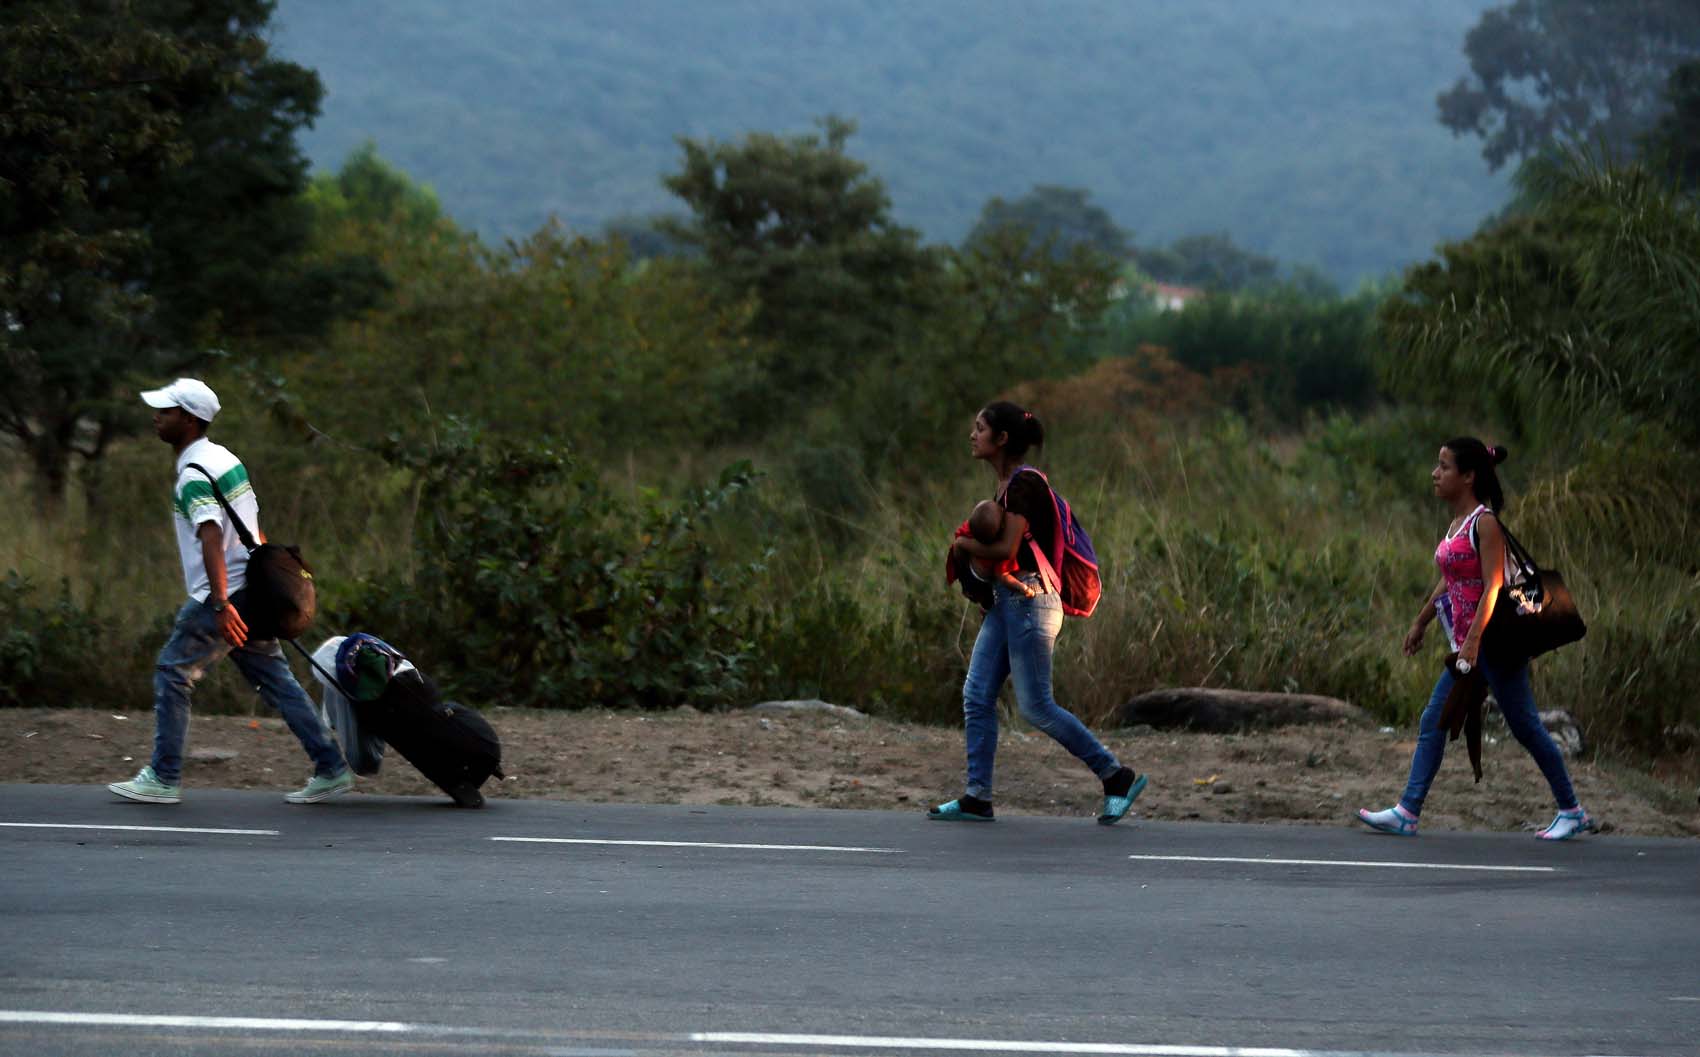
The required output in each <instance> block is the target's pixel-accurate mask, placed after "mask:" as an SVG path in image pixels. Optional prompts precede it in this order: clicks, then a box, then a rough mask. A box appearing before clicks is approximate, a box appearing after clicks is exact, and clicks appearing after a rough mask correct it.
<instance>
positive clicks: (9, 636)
mask: <svg viewBox="0 0 1700 1057" xmlns="http://www.w3.org/2000/svg"><path fill="white" fill-rule="evenodd" d="M39 595H40V592H38V591H37V589H36V587H35V585H34V584H32V583H31V582H30V581H29V579H28V578H26V577H24V576H22V575H20V574H19V573H18V572H17V571H16V570H9V571H8V572H7V573H6V578H5V580H3V581H0V627H3V628H4V630H0V708H41V707H54V708H65V707H70V708H84V707H96V706H102V705H107V706H109V705H110V703H111V701H112V700H113V698H112V696H111V695H112V691H113V689H114V687H113V685H112V678H113V676H114V674H115V673H114V670H113V669H114V666H111V665H101V664H99V663H95V662H96V661H97V660H98V659H99V658H102V657H106V656H109V655H110V654H111V653H112V652H113V651H112V648H111V647H112V628H111V626H110V624H109V623H108V622H107V621H104V620H102V619H100V618H99V617H97V616H95V615H94V614H93V613H91V612H89V611H88V610H87V609H84V608H83V607H82V606H80V605H78V604H77V603H76V602H75V601H74V600H73V599H72V597H71V584H70V581H69V580H66V581H62V582H61V583H60V585H59V591H58V594H57V595H54V596H51V597H48V598H41V597H39ZM116 667H119V668H121V669H124V670H126V671H127V667H126V666H123V665H118V666H116Z"/></svg>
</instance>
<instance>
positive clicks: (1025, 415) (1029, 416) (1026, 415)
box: [1021, 411, 1033, 422]
mask: <svg viewBox="0 0 1700 1057" xmlns="http://www.w3.org/2000/svg"><path fill="white" fill-rule="evenodd" d="M1021 421H1023V422H1031V421H1033V412H1031V411H1023V412H1022V413H1021Z"/></svg>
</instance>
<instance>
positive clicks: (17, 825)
mask: <svg viewBox="0 0 1700 1057" xmlns="http://www.w3.org/2000/svg"><path fill="white" fill-rule="evenodd" d="M0 826H8V827H11V828H14V829H117V830H128V831H130V832H133V833H221V834H225V835H227V836H237V837H275V836H277V834H278V831H277V830H275V829H213V828H209V827H203V826H117V825H101V824H92V823H87V822H0Z"/></svg>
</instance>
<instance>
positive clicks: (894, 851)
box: [490, 837, 903, 855]
mask: <svg viewBox="0 0 1700 1057" xmlns="http://www.w3.org/2000/svg"><path fill="white" fill-rule="evenodd" d="M490 839H491V840H500V841H508V842H510V843H514V844H621V845H634V846H637V847H644V848H738V849H743V850H745V851H864V852H869V853H871V854H874V855H901V854H903V849H902V848H854V847H840V846H838V845H834V844H721V843H716V842H714V841H696V840H601V839H593V838H590V837H491V838H490Z"/></svg>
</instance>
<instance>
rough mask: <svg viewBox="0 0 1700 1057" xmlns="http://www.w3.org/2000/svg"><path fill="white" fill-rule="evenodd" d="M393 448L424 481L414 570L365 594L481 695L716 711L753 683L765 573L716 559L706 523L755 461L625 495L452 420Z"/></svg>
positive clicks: (436, 666)
mask: <svg viewBox="0 0 1700 1057" xmlns="http://www.w3.org/2000/svg"><path fill="white" fill-rule="evenodd" d="M390 457H391V458H392V459H393V460H394V461H396V462H398V463H400V464H402V465H406V466H407V467H409V468H410V469H411V470H412V471H413V472H414V473H415V474H417V478H418V487H419V495H420V502H419V504H418V515H417V518H416V520H415V523H414V525H413V544H412V546H413V556H412V563H413V567H414V570H415V571H414V574H413V576H412V578H411V580H404V579H392V578H388V577H368V578H366V579H364V580H362V581H361V582H359V583H357V584H356V585H355V586H354V589H353V591H352V601H351V602H350V603H349V605H348V607H347V610H346V612H343V613H340V614H337V615H336V616H337V618H338V619H340V620H341V621H342V622H343V624H344V626H346V627H347V628H371V629H374V630H377V631H378V632H379V633H380V634H382V635H383V636H384V637H386V638H391V637H393V639H394V641H395V642H396V644H397V646H398V647H400V648H402V649H404V650H405V651H407V652H408V653H410V655H413V656H417V657H418V658H420V663H421V666H422V667H425V668H426V670H428V671H430V672H432V673H433V675H434V676H435V677H436V678H438V679H439V680H441V681H442V682H443V683H444V684H445V685H446V686H447V687H449V688H450V689H452V690H453V691H454V692H455V693H458V694H461V695H464V696H465V697H467V698H468V699H469V700H471V701H474V702H477V703H480V704H492V705H495V704H500V705H518V706H529V707H545V708H584V707H601V706H644V707H664V706H669V705H678V704H684V703H690V704H694V705H699V706H712V705H716V704H720V703H723V702H725V701H728V700H731V699H733V698H734V697H735V696H736V695H737V694H739V693H740V692H741V691H742V689H743V687H744V685H745V683H746V682H747V680H748V679H749V676H750V671H749V669H750V667H751V665H752V664H753V661H754V654H753V651H752V647H751V641H750V636H749V621H750V616H749V592H750V591H751V590H752V584H753V582H754V581H755V579H756V577H757V576H758V574H759V571H760V570H759V566H757V565H755V564H753V563H748V562H746V563H744V564H742V565H737V564H732V563H725V562H721V561H718V560H715V559H714V558H713V557H712V555H711V552H710V548H709V546H708V544H707V541H706V539H705V537H704V535H703V534H702V532H701V529H702V527H703V525H704V523H705V522H706V521H707V520H708V519H709V518H710V517H711V516H712V515H713V514H714V512H715V511H717V510H718V509H720V508H721V507H723V506H724V505H725V504H726V503H728V502H729V501H730V500H731V499H732V498H733V497H734V496H735V495H736V494H737V493H738V492H740V491H742V490H744V489H746V488H748V487H749V486H750V485H751V484H752V483H753V481H754V480H755V473H754V471H753V470H752V469H751V468H750V466H749V464H747V463H741V464H737V465H734V466H731V467H729V468H727V469H726V470H725V471H724V472H722V473H721V475H720V478H719V480H718V481H717V482H716V483H715V484H714V485H712V486H711V487H708V488H705V489H701V490H697V491H694V492H692V493H690V494H688V495H686V496H685V497H684V498H683V499H681V500H679V501H678V502H673V503H669V502H665V501H663V500H662V499H660V498H659V497H658V496H657V495H656V494H654V493H644V494H641V495H640V496H639V497H638V499H637V500H636V501H628V500H625V499H623V498H621V497H619V496H617V495H615V494H613V493H612V492H610V491H609V490H608V489H607V488H606V487H605V486H604V485H603V483H602V482H601V480H600V479H599V478H598V476H597V475H596V474H595V472H594V471H593V470H592V469H591V468H589V467H586V466H581V465H579V464H578V463H577V462H576V461H575V460H574V459H573V458H572V456H571V455H569V454H568V452H567V451H566V450H565V449H563V448H557V447H553V446H551V445H549V444H547V443H541V442H532V443H523V442H517V441H508V440H485V439H484V438H483V437H481V436H480V435H479V433H478V432H477V431H476V430H473V429H470V428H468V427H465V426H463V425H459V424H454V425H451V427H450V428H449V429H448V430H447V431H446V432H445V435H444V436H443V438H442V439H441V440H440V441H439V442H437V443H435V444H432V445H430V446H427V447H422V448H411V449H397V450H395V451H392V452H391V453H390Z"/></svg>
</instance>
